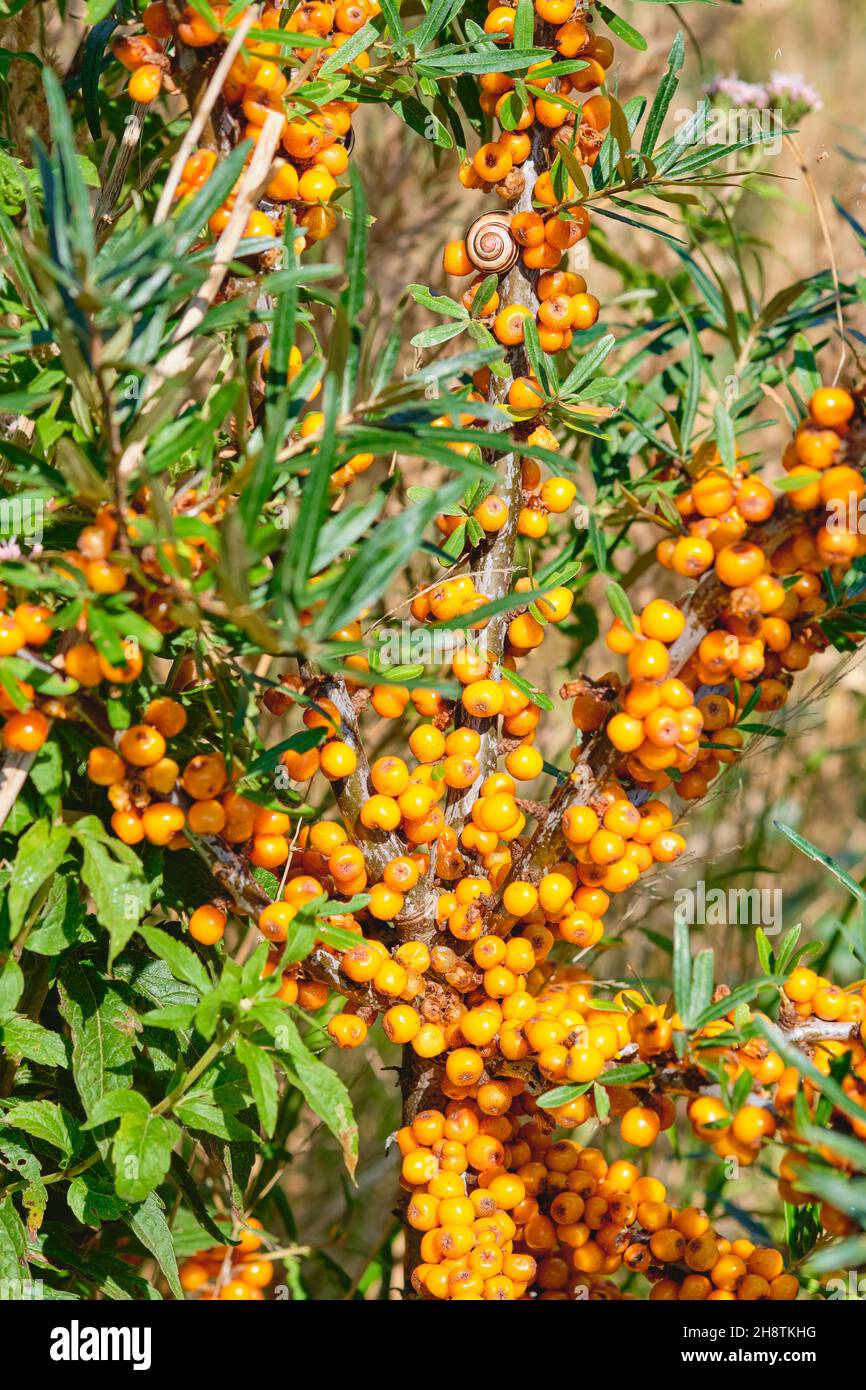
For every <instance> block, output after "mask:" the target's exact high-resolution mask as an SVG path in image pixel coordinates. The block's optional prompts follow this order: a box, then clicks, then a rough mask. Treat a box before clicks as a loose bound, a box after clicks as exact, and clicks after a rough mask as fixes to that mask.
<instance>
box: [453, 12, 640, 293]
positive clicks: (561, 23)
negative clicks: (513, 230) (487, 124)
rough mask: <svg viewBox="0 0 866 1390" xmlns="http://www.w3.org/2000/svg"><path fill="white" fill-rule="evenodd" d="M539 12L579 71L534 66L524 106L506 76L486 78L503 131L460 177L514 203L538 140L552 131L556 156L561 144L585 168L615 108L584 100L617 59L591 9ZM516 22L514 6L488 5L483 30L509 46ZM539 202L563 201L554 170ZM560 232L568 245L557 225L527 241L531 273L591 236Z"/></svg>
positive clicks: (490, 110)
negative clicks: (544, 247)
mask: <svg viewBox="0 0 866 1390" xmlns="http://www.w3.org/2000/svg"><path fill="white" fill-rule="evenodd" d="M535 13H536V15H537V17H538V20H539V21H540V22H541V23H542V24H545V25H555V26H557V27H556V29H555V32H554V34H553V37H552V41H551V43H550V47H552V48H553V49H555V51H556V53H558V54H559V56H560V59H565V60H569V61H570V60H573V59H577V60H578V63H575V64H574V68H575V70H574V71H568V72H563V74H562V75H553V76H551V75H548V74H547V73H546V71H545V70H546V69H549V67H550V63H549V62H544V63H537V64H535V65H533V66H532V67H530V68H529V69H528V71H527V74H526V80H527V84H528V85H529V87H530V88H531V90H532V92H533V95H532V96H529V97H527V99H526V102H525V103H524V104H522V103H520V102H519V101H518V99H517V96H516V93H515V86H516V83H515V79H514V78H513V77H512V76H509V74H508V73H506V72H487V73H482V75H481V78H480V82H479V85H480V88H481V93H480V98H479V100H480V105H481V109H482V111H484V113H485V115H487V116H490V117H491V118H495V119H496V120H497V121H498V122H499V125H500V127H501V130H500V133H499V135H498V136H497V138H496V139H495V140H491V141H488V142H487V143H485V144H483V145H481V147H480V148H479V149H478V150H477V151H476V153H475V155H474V156H473V157H472V158H467V160H466V161H465V163H464V164H463V165H462V166H461V169H460V175H459V177H460V182H461V183H462V184H463V185H464V187H466V188H480V189H484V190H485V191H489V190H490V189H493V188H495V189H496V191H497V192H498V193H500V195H501V196H502V197H503V198H505V199H507V200H508V201H513V199H514V198H515V197H516V196H519V192H520V191H522V184H521V183H520V182H519V181H518V180H516V179H515V178H514V177H513V173H514V171H515V170H519V169H520V166H521V165H522V164H524V163H525V162H526V160H527V159H528V158H529V155H530V152H531V150H532V139H533V135H536V134H547V133H549V134H550V137H551V139H552V140H553V142H554V144H553V149H554V151H555V149H556V145H557V144H563V145H565V146H566V147H568V148H572V149H574V150H575V151H576V152H577V155H578V156H579V158H580V160H581V162H582V163H585V164H589V165H592V164H594V163H595V160H596V159H597V158H598V151H599V148H600V145H601V139H600V136H601V134H602V132H604V131H605V130H606V129H607V127H608V125H609V124H610V103H609V101H608V100H607V98H606V97H604V96H601V95H597V96H593V97H590V98H589V99H588V100H586V101H584V102H583V104H582V105H581V104H580V99H581V97H582V96H584V95H585V94H586V93H587V92H592V91H594V90H595V89H596V88H598V87H601V86H602V85H603V83H604V81H605V72H606V69H607V68H609V67H610V65H611V63H612V62H613V57H614V50H613V44H612V43H611V42H610V40H609V39H606V38H603V37H601V36H600V35H598V34H595V33H593V31H592V28H591V24H592V16H591V15H590V14H589V12H588V10H587V8H586V7H584V6H579V5H575V4H574V3H569V0H535ZM516 18H517V11H516V9H515V8H513V7H512V6H510V5H500V4H496V3H495V2H494V0H488V15H487V19H486V20H485V22H484V30H485V33H487V34H489V35H490V36H491V37H492V38H494V39H495V40H496V41H497V42H499V43H501V44H502V45H503V46H505V45H507V44H509V43H513V40H514V24H515V20H516ZM575 93H576V94H577V95H576V96H575V95H574V94H575ZM515 189H517V192H515ZM572 196H573V185H572ZM533 200H534V201H535V202H538V203H542V204H544V205H546V206H548V207H556V206H557V205H558V204H559V203H560V202H561V201H562V199H561V198H560V197H558V196H557V194H556V192H554V189H553V186H552V182H551V178H550V175H549V173H543V174H541V175H540V176H539V179H538V180H537V181H536V184H535V188H534V190H533ZM554 221H555V219H552V222H554ZM560 227H561V231H560V234H559V235H560V236H561V237H562V240H559V239H558V238H557V234H556V232H555V229H554V228H553V227H552V228H551V234H550V235H548V236H547V237H542V239H541V241H536V240H533V241H531V242H526V243H525V245H526V249H527V251H529V252H533V251H534V252H535V254H530V256H529V257H528V258H527V259H526V264H527V265H528V266H529V267H530V268H532V269H534V270H545V269H550V268H551V266H555V265H556V264H557V263H558V261H559V253H561V251H562V250H564V249H566V248H567V247H568V246H570V245H572V244H573V242H574V241H577V240H579V237H580V235H583V236H585V235H586V231H585V230H583V231H582V232H578V234H577V235H575V234H574V233H570V232H569V231H568V223H564V224H562V223H561V224H560ZM545 241H546V243H547V248H548V249H547V250H546V251H542V250H540V247H541V246H542V244H543V243H544V242H545ZM555 253H556V254H555Z"/></svg>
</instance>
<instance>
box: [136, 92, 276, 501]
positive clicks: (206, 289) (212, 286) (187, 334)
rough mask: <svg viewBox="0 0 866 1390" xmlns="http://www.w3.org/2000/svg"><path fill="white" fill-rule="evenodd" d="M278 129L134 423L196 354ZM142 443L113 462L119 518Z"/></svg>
mask: <svg viewBox="0 0 866 1390" xmlns="http://www.w3.org/2000/svg"><path fill="white" fill-rule="evenodd" d="M282 125H283V121H282V118H281V117H280V116H279V115H278V114H277V113H276V112H273V113H269V115H268V116H267V117H266V119H265V122H264V124H263V126H262V133H261V137H260V139H259V141H258V143H257V145H256V148H255V150H254V152H253V156H252V159H251V160H250V163H249V165H248V166H247V169H246V171H245V173H244V175H243V177H242V179H241V183H240V187H239V188H238V192H237V196H236V198H235V203H234V207H233V208H232V211H231V215H230V217H229V220H228V222H227V223H226V226H225V228H224V230H223V231H222V233H221V234H220V237H219V240H218V241H217V244H216V246H215V248H214V254H213V259H212V261H211V268H210V271H209V272H208V276H207V279H206V281H205V283H204V284H203V285H202V286H201V287H200V288H199V289H198V290H197V291H196V294H195V297H194V299H193V300H191V302H190V303H189V304H188V306H187V308H186V311H185V312H184V313H183V314H182V315H181V318H180V322H179V323H178V325H177V328H176V329H175V331H174V333H173V335H172V346H171V347H170V349H169V351H168V352H167V353H166V354H165V356H164V357H163V358H162V359H161V360H160V361H159V362H158V363H157V364H156V366H155V367H154V368H153V370H152V371H151V372H150V373H149V374H148V377H147V379H146V381H145V383H144V386H143V389H142V398H141V407H140V413H139V417H138V418H139V421H142V417H143V416H144V415H146V412H147V407H148V404H149V403H150V402H151V401H152V400H153V398H154V396H155V395H156V394H157V392H158V391H159V389H160V387H161V386H162V385H163V384H164V383H165V382H167V381H172V380H174V379H176V378H182V377H183V375H184V373H186V372H188V370H189V366H190V363H191V361H192V360H193V355H194V353H195V351H196V341H197V340H196V338H195V332H196V329H197V328H198V327H199V326H200V324H201V323H202V321H203V319H204V317H205V314H206V313H207V311H208V309H209V308H210V306H211V304H212V303H213V301H214V299H215V298H216V296H217V294H218V292H219V289H220V287H221V285H222V284H223V281H224V280H225V278H226V275H227V274H228V272H229V269H230V267H231V262H232V260H233V258H234V256H235V253H236V251H237V248H238V245H239V244H240V241H241V239H242V237H243V236H244V235H245V232H246V227H247V222H248V219H249V216H250V213H251V211H252V209H253V208H254V206H255V204H256V203H257V201H258V199H259V197H260V195H261V193H262V191H263V189H264V188H265V187H266V186H267V184H268V182H269V180H270V176H271V169H272V165H273V160H274V156H275V154H276V151H277V148H278V146H279V142H280V137H281V133H282ZM145 441H146V434H145V432H144V431H143V430H141V431H140V432H139V433H138V435H137V438H136V439H134V440H133V441H132V442H130V443H128V444H127V445H126V447H125V448H124V449H123V452H122V453H121V455H120V458H119V459H118V460H117V463H116V467H115V484H116V489H117V496H118V501H119V503H120V512H121V515H122V514H123V513H124V511H125V498H126V491H127V487H128V485H129V482H130V480H131V479H132V477H133V476H134V474H135V473H136V471H137V469H138V468H139V466H140V464H141V461H142V459H143V457H144V451H145Z"/></svg>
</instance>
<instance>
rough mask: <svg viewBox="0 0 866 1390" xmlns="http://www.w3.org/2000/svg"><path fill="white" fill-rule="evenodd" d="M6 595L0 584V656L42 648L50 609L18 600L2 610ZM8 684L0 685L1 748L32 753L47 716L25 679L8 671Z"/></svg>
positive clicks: (44, 734)
mask: <svg viewBox="0 0 866 1390" xmlns="http://www.w3.org/2000/svg"><path fill="white" fill-rule="evenodd" d="M8 602H9V595H8V594H7V592H6V590H5V589H4V587H3V585H2V584H0V610H2V611H0V657H14V656H15V654H16V652H19V651H21V649H22V648H23V647H30V648H33V647H36V648H39V647H43V646H44V645H45V643H46V642H49V641H50V640H51V637H52V635H53V627H52V623H51V618H52V614H51V609H50V608H47V607H46V606H45V604H42V603H19V604H16V605H15V607H14V608H13V609H12V611H11V613H10V612H6V611H5V610H6V607H7V604H8ZM10 677H11V678H10V686H11V689H7V688H6V686H5V684H4V685H0V715H2V716H3V720H4V723H3V730H2V734H0V739H2V743H3V747H4V748H6V749H8V750H9V752H10V753H36V752H38V751H39V749H40V748H41V747H42V745H43V743H44V742H45V740H46V738H47V737H48V728H49V724H48V718H47V717H46V714H45V713H44V712H43V711H42V710H41V709H38V708H37V707H36V705H35V698H36V692H35V690H34V688H33V686H32V685H31V684H30V682H29V681H25V680H21V679H20V678H19V677H18V676H16V675H14V674H11V673H10Z"/></svg>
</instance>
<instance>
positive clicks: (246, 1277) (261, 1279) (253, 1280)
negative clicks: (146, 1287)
mask: <svg viewBox="0 0 866 1390" xmlns="http://www.w3.org/2000/svg"><path fill="white" fill-rule="evenodd" d="M261 1229H262V1223H261V1222H260V1221H257V1220H256V1218H255V1217H254V1216H251V1217H249V1218H248V1219H247V1221H246V1222H245V1223H244V1225H243V1227H242V1228H241V1230H240V1232H239V1239H238V1244H237V1245H231V1246H226V1245H214V1246H212V1247H211V1248H210V1249H209V1250H202V1251H200V1252H199V1253H198V1254H197V1255H193V1256H192V1257H191V1258H190V1259H187V1260H184V1261H183V1263H182V1264H181V1266H180V1270H179V1275H180V1286H181V1288H182V1289H183V1291H184V1293H187V1294H192V1295H194V1296H195V1298H197V1299H205V1300H207V1299H220V1300H222V1301H223V1302H225V1303H249V1302H262V1301H263V1300H264V1298H265V1296H266V1295H265V1290H266V1289H267V1287H268V1285H269V1284H270V1283H271V1281H272V1280H273V1277H274V1266H273V1262H272V1261H271V1260H269V1259H267V1258H266V1257H265V1256H264V1255H262V1254H261V1253H260V1251H261V1246H262V1238H261V1236H260V1235H259V1234H258V1232H259V1231H260V1230H261ZM227 1256H229V1257H230V1259H231V1269H230V1275H231V1277H230V1278H228V1279H225V1278H224V1266H225V1261H226V1257H227Z"/></svg>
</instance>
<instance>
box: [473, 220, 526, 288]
mask: <svg viewBox="0 0 866 1390" xmlns="http://www.w3.org/2000/svg"><path fill="white" fill-rule="evenodd" d="M519 251H520V247H519V246H518V245H517V242H516V241H515V240H514V237H513V235H512V232H511V219H510V218H509V217H508V216H507V215H506V214H505V213H502V212H485V213H483V214H482V215H481V217H476V219H475V221H474V222H473V223H472V226H471V227H470V228H469V231H468V232H467V233H466V254H467V255H468V257H469V259H470V261H471V262H472V264H473V265H474V266H475V268H476V269H477V270H480V271H483V273H484V274H485V275H502V274H503V273H504V272H505V271H506V270H510V269H511V267H512V266H513V265H514V262H515V261H516V260H517V256H518V252H519Z"/></svg>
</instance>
